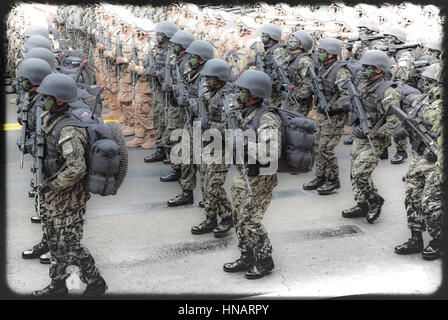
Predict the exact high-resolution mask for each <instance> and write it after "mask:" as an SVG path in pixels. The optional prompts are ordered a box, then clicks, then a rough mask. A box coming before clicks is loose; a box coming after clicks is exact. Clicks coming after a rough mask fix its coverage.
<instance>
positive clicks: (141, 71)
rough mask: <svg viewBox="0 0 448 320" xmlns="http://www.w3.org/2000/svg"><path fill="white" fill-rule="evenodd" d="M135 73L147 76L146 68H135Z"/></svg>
mask: <svg viewBox="0 0 448 320" xmlns="http://www.w3.org/2000/svg"><path fill="white" fill-rule="evenodd" d="M135 72H137V73H138V74H139V75H144V74H145V68H144V67H140V66H136V67H135Z"/></svg>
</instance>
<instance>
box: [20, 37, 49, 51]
mask: <svg viewBox="0 0 448 320" xmlns="http://www.w3.org/2000/svg"><path fill="white" fill-rule="evenodd" d="M23 46H24V47H25V48H26V50H31V49H33V48H36V47H38V48H46V49H48V50H51V41H50V40H49V39H47V38H45V37H42V36H31V37H29V38H28V40H26V41H25V44H24V45H23Z"/></svg>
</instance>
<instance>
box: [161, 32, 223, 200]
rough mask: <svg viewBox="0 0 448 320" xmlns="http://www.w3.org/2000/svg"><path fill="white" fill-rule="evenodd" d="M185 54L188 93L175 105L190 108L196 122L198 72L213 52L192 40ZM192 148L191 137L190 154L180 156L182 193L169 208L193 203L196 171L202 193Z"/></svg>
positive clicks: (197, 110) (198, 118)
mask: <svg viewBox="0 0 448 320" xmlns="http://www.w3.org/2000/svg"><path fill="white" fill-rule="evenodd" d="M186 52H187V53H188V54H189V57H190V59H189V60H188V64H186V65H185V67H184V74H183V76H182V78H183V81H184V84H185V86H186V87H187V88H189V92H188V97H179V99H177V104H178V105H179V106H180V107H184V108H185V107H188V106H191V108H190V116H191V118H192V119H191V121H196V120H200V117H201V115H202V114H201V112H200V110H199V109H200V103H199V99H204V97H203V96H201V95H200V94H199V91H200V90H202V89H203V88H202V89H201V88H200V82H201V79H200V72H201V70H202V68H203V67H204V64H205V63H206V62H207V61H208V60H210V59H212V58H213V55H214V52H213V47H212V45H211V44H210V43H208V42H207V41H204V40H194V41H193V42H191V44H190V45H189V46H188V48H187V51H186ZM184 130H188V123H187V122H185V124H184ZM201 137H202V135H201ZM192 146H193V137H190V154H183V155H182V164H181V179H180V185H181V187H182V193H181V194H179V195H177V196H176V197H175V198H174V199H170V200H168V202H167V204H168V206H169V207H177V206H181V205H185V204H192V203H193V202H194V198H193V190H194V189H195V188H196V171H200V172H199V173H200V186H201V192H202V193H203V187H204V185H203V181H204V172H203V171H202V170H199V168H198V165H196V164H195V163H194V161H193V160H194V155H193V151H194V150H193V149H194V148H193V147H192Z"/></svg>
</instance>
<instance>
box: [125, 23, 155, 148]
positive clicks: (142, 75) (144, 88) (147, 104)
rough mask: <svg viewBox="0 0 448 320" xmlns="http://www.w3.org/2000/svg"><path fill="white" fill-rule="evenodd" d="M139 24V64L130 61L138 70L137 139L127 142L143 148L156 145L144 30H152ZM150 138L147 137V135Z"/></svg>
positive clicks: (133, 70)
mask: <svg viewBox="0 0 448 320" xmlns="http://www.w3.org/2000/svg"><path fill="white" fill-rule="evenodd" d="M142 23H143V22H139V24H138V25H137V32H136V33H137V37H136V39H135V46H136V51H137V57H138V61H139V62H138V65H136V64H135V63H134V62H133V61H130V62H129V68H130V71H131V72H136V74H137V80H136V84H135V99H134V101H133V103H134V110H135V139H134V140H132V141H129V142H127V143H126V145H127V146H128V147H136V146H140V147H142V148H143V149H152V148H154V147H155V144H156V141H155V130H154V122H153V117H152V115H151V109H152V106H153V101H154V100H153V97H152V88H151V84H150V79H149V77H148V76H147V75H146V69H147V68H148V61H147V58H148V54H149V52H148V50H149V46H148V35H147V34H146V33H144V31H146V32H148V31H150V30H149V28H148V27H145V26H144V25H141V24H142ZM147 135H149V138H148V139H146V136H147Z"/></svg>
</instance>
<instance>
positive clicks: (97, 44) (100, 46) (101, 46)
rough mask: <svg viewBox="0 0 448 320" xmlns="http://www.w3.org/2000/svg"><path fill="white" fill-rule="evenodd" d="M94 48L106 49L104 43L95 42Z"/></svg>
mask: <svg viewBox="0 0 448 320" xmlns="http://www.w3.org/2000/svg"><path fill="white" fill-rule="evenodd" d="M96 48H97V49H98V50H105V49H106V46H105V45H104V43H101V42H97V43H96Z"/></svg>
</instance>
